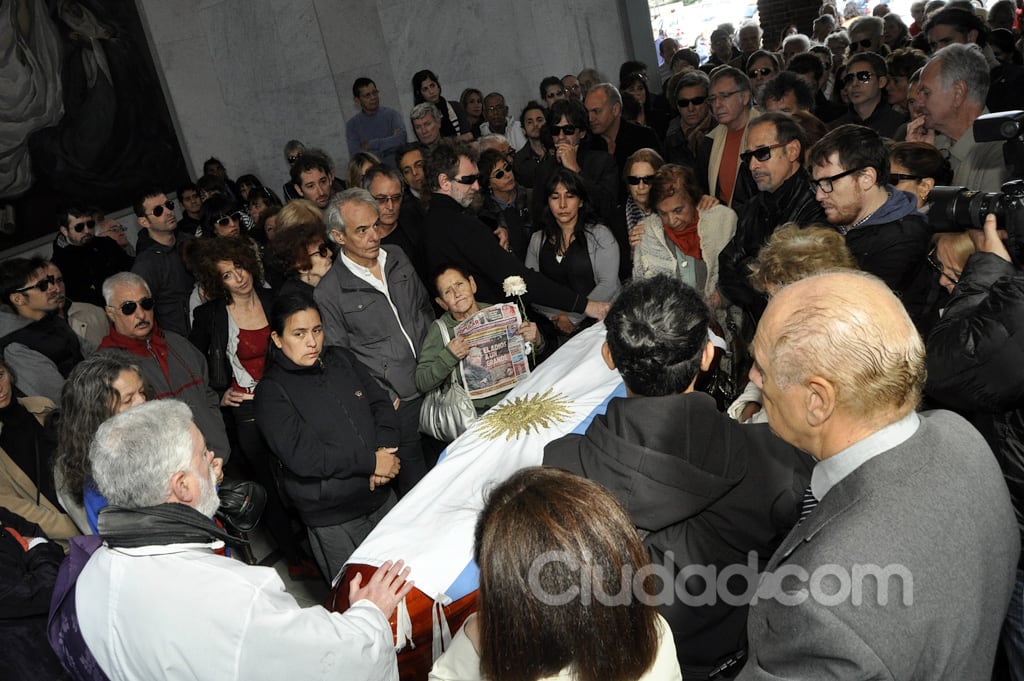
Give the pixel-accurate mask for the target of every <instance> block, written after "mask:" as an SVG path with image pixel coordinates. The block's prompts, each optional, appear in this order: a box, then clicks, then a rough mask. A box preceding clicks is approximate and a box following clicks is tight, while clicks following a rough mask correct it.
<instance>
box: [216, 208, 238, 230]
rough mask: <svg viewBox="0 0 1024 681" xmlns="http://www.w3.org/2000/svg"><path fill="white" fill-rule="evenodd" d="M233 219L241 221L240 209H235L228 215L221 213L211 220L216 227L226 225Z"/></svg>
mask: <svg viewBox="0 0 1024 681" xmlns="http://www.w3.org/2000/svg"><path fill="white" fill-rule="evenodd" d="M232 220H234V221H235V222H241V221H242V211H240V210H236V211H235V212H234V213H230V214H228V215H221V216H220V217H219V218H217V219H216V220H214V221H213V224H215V225H217V226H218V227H227V226H228V223H229V222H231V221H232Z"/></svg>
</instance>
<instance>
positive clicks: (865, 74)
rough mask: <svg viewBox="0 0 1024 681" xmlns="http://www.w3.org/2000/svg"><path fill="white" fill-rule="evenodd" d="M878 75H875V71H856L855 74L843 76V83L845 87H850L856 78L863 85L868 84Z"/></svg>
mask: <svg viewBox="0 0 1024 681" xmlns="http://www.w3.org/2000/svg"><path fill="white" fill-rule="evenodd" d="M876 75H877V74H875V72H874V71H854V72H853V73H847V74H846V75H845V76H843V80H842V81H841V82H842V84H843V87H849V85H850V83H852V82H853V79H854V78H856V79H857V80H858V81H860V82H861V83H867V82H869V81H870V80H871V79H872V78H874V77H875V76H876Z"/></svg>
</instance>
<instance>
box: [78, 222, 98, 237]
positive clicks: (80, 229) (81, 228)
mask: <svg viewBox="0 0 1024 681" xmlns="http://www.w3.org/2000/svg"><path fill="white" fill-rule="evenodd" d="M87 229H96V221H95V220H86V221H85V222H79V223H78V224H77V225H75V231H76V232H78V233H79V234H81V233H82V232H84V231H85V230H87Z"/></svg>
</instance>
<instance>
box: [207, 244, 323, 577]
mask: <svg viewBox="0 0 1024 681" xmlns="http://www.w3.org/2000/svg"><path fill="white" fill-rule="evenodd" d="M259 267H260V263H259V260H257V258H256V256H255V254H254V253H253V252H252V249H251V248H250V246H249V244H248V243H246V242H245V241H242V240H241V239H231V238H225V239H214V240H212V241H209V242H207V243H205V244H204V246H203V249H202V251H201V253H200V255H199V258H198V260H197V262H196V267H195V276H196V279H197V280H198V282H199V285H200V286H201V287H202V289H203V291H205V292H206V296H207V298H208V299H209V302H207V303H205V304H203V305H200V306H199V307H197V308H196V311H195V321H194V322H193V324H192V330H191V332H190V333H189V337H188V339H189V341H191V342H192V344H193V345H195V346H196V348H198V349H199V351H200V352H202V353H203V354H204V355H205V356H206V365H207V367H208V369H209V374H210V387H211V388H212V389H213V390H214V391H215V392H216V393H217V394H218V395H220V396H221V400H220V407H221V414H223V415H224V423H225V425H226V426H227V428H228V429H229V431H234V435H235V437H234V440H235V442H237V444H238V449H237V454H239V455H240V456H239V457H238V458H236V459H235V461H240V462H241V465H242V466H243V467H244V468H245V472H244V474H243V475H242V477H243V478H246V479H252V480H255V481H256V482H258V483H259V484H261V485H262V486H263V488H264V489H265V490H266V491H267V505H266V508H265V509H264V511H263V517H262V520H263V523H264V525H265V526H266V528H267V530H268V532H269V533H270V535H271V537H272V538H273V540H274V542H275V543H276V544H277V547H278V548H279V549H281V551H282V553H284V557H285V559H286V561H287V562H288V570H289V573H291V574H292V575H293V576H300V575H302V574H309V573H311V574H313V575H314V576H315V574H316V572H315V570H313V569H312V565H311V564H309V565H306V566H305V570H304V571H303V568H302V555H301V552H300V550H299V545H298V544H297V543H296V541H295V539H294V537H293V536H292V533H291V527H290V525H291V520H290V518H289V517H288V514H287V512H286V511H285V508H284V504H283V503H282V502H281V498H280V496H279V495H278V493H277V486H276V483H275V480H274V472H273V468H272V465H271V456H272V455H271V452H270V450H269V449H268V448H267V444H266V441H265V440H264V439H263V436H262V435H261V434H260V431H259V428H258V427H257V426H256V420H255V419H256V409H255V405H254V403H253V397H254V395H255V391H256V385H257V384H258V383H259V381H260V379H261V378H263V370H264V367H265V364H266V359H267V348H268V346H269V344H270V322H269V321H268V320H269V316H270V308H271V305H272V304H273V300H274V296H273V294H272V293H271V291H270V290H269V289H266V288H262V287H260V286H259V285H258V283H257V282H258V280H257V277H256V273H257V272H258V271H259Z"/></svg>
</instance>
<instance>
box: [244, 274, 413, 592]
mask: <svg viewBox="0 0 1024 681" xmlns="http://www.w3.org/2000/svg"><path fill="white" fill-rule="evenodd" d="M270 327H271V333H270V338H271V342H272V344H273V345H272V350H271V354H270V359H269V362H268V366H267V371H266V373H265V374H264V376H263V380H261V381H260V382H259V385H258V386H257V388H256V400H255V406H256V422H257V423H258V424H259V428H260V431H261V432H262V433H263V436H264V437H265V438H266V440H267V443H268V445H269V446H270V449H271V451H273V453H274V454H275V455H276V456H277V458H278V460H279V461H280V463H281V464H282V466H283V469H282V476H283V489H284V491H285V493H286V494H287V495H288V497H289V498H290V499H291V501H292V503H293V504H294V506H295V509H296V511H297V512H298V514H299V516H300V517H301V518H302V521H303V523H304V524H305V525H306V528H307V532H308V534H309V543H310V546H311V548H312V550H313V554H314V556H315V557H316V562H317V564H318V565H319V566H320V570H321V572H322V573H323V576H324V578H325V579H326V580H327V581H328V582H330V581H331V580H333V579H334V577H335V576H336V575H337V574H338V573H339V571H340V570H341V568H342V565H344V563H345V561H346V560H347V559H348V557H349V556H350V555H351V554H352V552H353V551H354V550H355V548H356V546H358V545H359V543H360V542H362V540H363V539H365V538H366V536H367V535H368V534H369V533H370V531H371V530H372V529H373V528H374V526H376V524H377V523H378V522H379V521H380V519H381V518H383V517H384V515H385V514H386V513H387V512H388V511H389V510H390V509H391V508H392V507H393V506H394V505H395V503H396V497H395V493H394V492H393V491H392V489H391V485H390V484H389V483H390V482H391V480H392V479H394V477H395V476H396V475H398V472H399V470H400V468H401V462H400V461H399V458H400V457H401V451H400V450H399V449H398V442H399V424H398V416H397V415H396V414H395V409H394V406H393V405H392V403H391V399H390V398H389V397H388V394H387V392H385V391H384V389H383V388H381V387H380V385H379V384H378V383H377V381H376V380H374V378H373V377H372V376H370V373H369V372H368V371H367V369H366V367H364V366H363V365H362V363H360V362H359V361H358V360H357V359H356V358H355V356H354V355H353V354H352V353H351V352H349V351H348V350H346V349H343V348H340V347H333V346H327V345H326V344H325V342H324V341H325V340H326V339H325V338H324V328H323V322H322V320H321V317H320V309H319V308H318V307H317V305H316V303H315V302H313V298H312V297H311V296H305V295H302V294H291V295H284V296H280V297H278V299H277V300H276V301H274V306H273V308H272V309H271V312H270Z"/></svg>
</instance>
